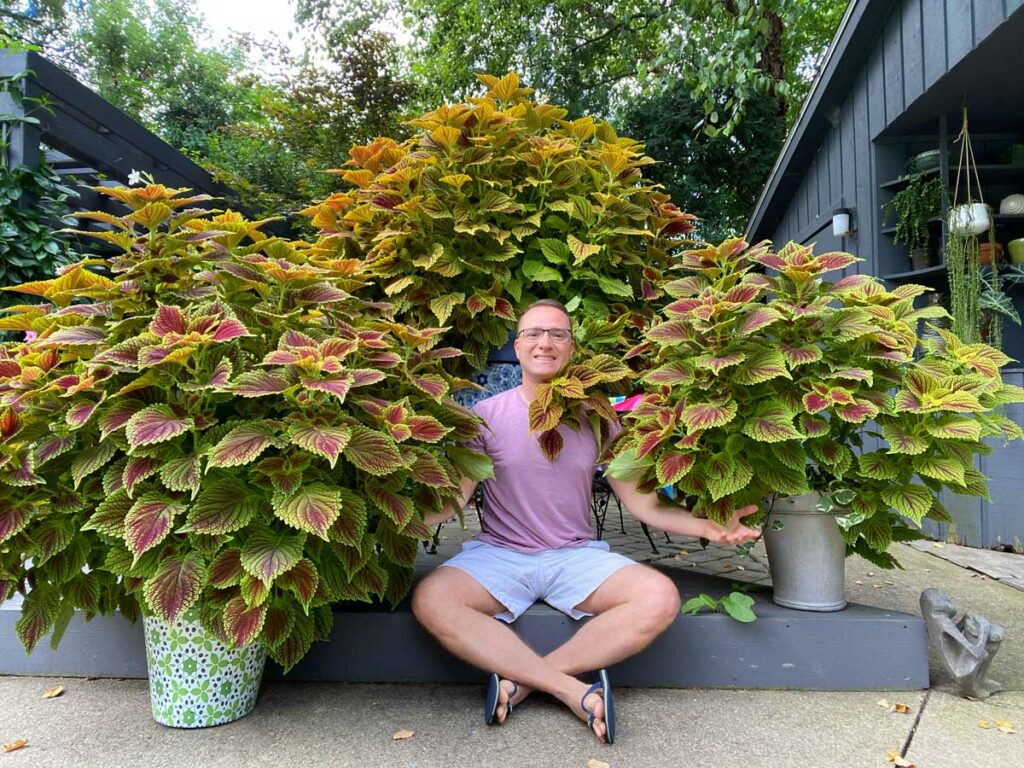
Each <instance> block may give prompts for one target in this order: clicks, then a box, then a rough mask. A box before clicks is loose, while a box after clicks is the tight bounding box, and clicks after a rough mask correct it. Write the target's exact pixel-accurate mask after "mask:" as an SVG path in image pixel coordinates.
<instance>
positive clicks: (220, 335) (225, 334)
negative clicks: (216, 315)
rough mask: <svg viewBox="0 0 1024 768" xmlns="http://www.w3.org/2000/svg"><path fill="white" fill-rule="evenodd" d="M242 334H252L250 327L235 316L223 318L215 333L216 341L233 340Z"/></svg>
mask: <svg viewBox="0 0 1024 768" xmlns="http://www.w3.org/2000/svg"><path fill="white" fill-rule="evenodd" d="M242 336H252V334H251V333H249V329H248V328H246V327H245V326H244V325H242V323H241V322H239V321H238V320H236V319H235V318H233V317H229V318H226V319H224V320H221V322H220V324H219V325H218V326H217V330H216V331H214V333H213V340H214V341H231V340H232V339H238V338H241V337H242Z"/></svg>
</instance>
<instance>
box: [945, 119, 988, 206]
mask: <svg viewBox="0 0 1024 768" xmlns="http://www.w3.org/2000/svg"><path fill="white" fill-rule="evenodd" d="M963 110H964V122H963V125H962V126H961V127H960V135H959V136H957V139H956V140H957V141H958V142H960V159H959V161H958V162H957V164H956V184H954V185H953V206H952V207H954V208H955V207H956V204H957V200H958V197H959V195H960V174H961V173H963V174H964V175H965V176H966V179H965V181H966V182H967V198H966V200H964V202H965V203H970V202H972V198H971V176H974V188H975V189H976V190H977V191H978V202H979V203H984V202H985V197H984V195H982V193H981V178H980V177H979V176H978V164H977V163H976V162H975V160H974V147H973V146H971V134H970V131H968V130H967V107H964V108H963ZM965 169H966V171H965Z"/></svg>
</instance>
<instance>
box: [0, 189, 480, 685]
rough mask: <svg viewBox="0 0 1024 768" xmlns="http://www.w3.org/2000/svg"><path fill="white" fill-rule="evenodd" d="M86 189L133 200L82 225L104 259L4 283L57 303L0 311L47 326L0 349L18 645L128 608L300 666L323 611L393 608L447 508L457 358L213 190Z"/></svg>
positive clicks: (452, 485) (347, 266)
mask: <svg viewBox="0 0 1024 768" xmlns="http://www.w3.org/2000/svg"><path fill="white" fill-rule="evenodd" d="M96 191H97V192H98V193H100V194H104V195H107V196H110V197H112V198H114V199H116V200H118V201H120V202H121V203H124V204H125V205H126V206H127V207H128V209H129V211H128V212H127V213H126V215H123V216H118V215H113V214H110V213H84V214H79V216H81V217H82V218H84V219H92V220H96V221H99V222H101V223H103V224H105V225H107V227H108V229H106V230H104V231H97V232H90V233H82V234H88V235H90V236H91V237H95V238H98V239H100V240H102V241H104V242H106V243H108V244H110V245H112V246H114V248H115V249H116V251H117V253H116V255H113V256H111V257H110V258H106V259H100V258H90V259H85V260H82V261H80V262H78V263H77V264H74V265H72V266H71V267H69V268H67V269H65V270H64V271H63V272H62V274H61V275H60V276H59V277H57V278H55V279H50V280H43V281H36V282H31V283H27V284H24V285H21V286H18V287H17V288H15V289H14V290H17V291H18V292H21V293H25V294H28V295H32V296H38V297H40V298H42V299H43V300H45V301H46V302H48V303H47V304H43V305H23V306H21V307H19V308H17V309H13V310H10V311H9V312H8V314H7V316H6V317H4V318H3V319H2V320H0V327H2V328H4V329H9V330H19V331H28V330H31V331H34V332H35V333H37V334H38V338H37V339H36V340H34V341H31V342H24V343H12V344H8V345H6V346H4V347H3V348H2V350H0V437H2V442H0V458H2V466H0V545H2V549H0V596H2V597H4V598H6V597H8V596H9V595H10V594H11V593H12V591H13V589H14V588H17V589H19V590H20V591H22V592H24V593H27V594H26V597H25V603H24V612H23V619H22V621H21V622H19V630H18V631H19V635H20V637H21V639H22V642H23V643H24V645H25V647H26V648H27V649H31V648H32V647H33V646H34V645H35V644H36V643H37V642H38V641H39V639H40V638H41V637H42V636H43V635H45V634H46V632H47V631H49V630H50V629H51V628H52V627H53V626H55V625H56V624H58V623H59V620H60V618H61V617H62V616H65V615H68V614H70V612H71V611H72V610H73V609H74V608H80V609H83V610H85V611H87V612H88V613H96V612H107V611H111V610H114V609H115V608H119V609H120V610H122V611H123V612H124V611H130V610H131V609H130V608H126V606H129V605H130V602H131V601H130V599H129V598H130V597H133V596H137V597H138V598H139V599H140V600H141V601H142V602H143V604H144V607H145V610H147V611H151V612H152V613H154V614H156V615H158V616H159V617H160V618H161V619H163V620H164V621H167V622H172V621H173V620H174V619H175V618H176V617H177V616H179V615H181V614H182V612H184V611H185V610H187V609H188V608H189V607H191V606H197V607H198V608H199V609H200V614H201V616H202V620H203V623H204V625H205V626H207V628H208V629H210V630H211V631H213V632H215V633H216V634H217V635H218V636H220V637H222V638H223V639H225V640H226V641H227V642H229V643H235V644H242V643H245V642H248V641H250V640H252V639H256V640H258V641H259V642H261V643H262V644H263V645H264V646H265V647H266V648H267V650H268V651H269V652H270V654H271V655H272V656H273V657H274V658H275V659H276V660H277V661H278V662H279V663H281V664H282V665H283V666H284V667H286V668H288V667H291V666H292V665H294V664H295V663H296V661H298V659H299V658H301V656H302V655H303V654H304V653H305V652H306V650H307V649H308V648H309V645H310V643H311V642H312V641H313V639H315V638H323V637H325V636H326V634H327V632H328V631H329V629H330V624H331V612H330V607H329V606H330V604H331V603H332V602H333V601H337V600H363V601H370V600H376V599H381V600H387V601H389V602H391V603H392V604H393V603H395V602H397V601H398V600H400V599H401V598H402V597H403V596H404V594H405V592H406V591H407V590H408V588H409V585H410V583H411V576H412V562H413V559H414V557H415V553H416V550H417V546H418V541H419V540H421V539H426V538H429V531H428V530H427V529H426V527H425V526H424V525H423V522H422V515H424V514H429V513H432V512H437V511H440V510H441V509H443V508H444V507H445V506H446V505H448V504H449V503H450V502H451V501H452V500H454V499H456V498H457V497H458V494H459V478H460V475H459V472H458V470H457V469H456V464H455V463H453V462H455V457H454V456H453V457H449V455H448V454H447V448H448V443H449V442H453V443H454V442H462V441H464V440H466V439H469V438H471V437H472V436H474V435H475V434H476V433H477V430H478V420H477V419H476V418H475V417H474V416H472V414H470V413H469V412H468V411H465V410H464V409H462V408H460V407H459V406H457V405H455V404H454V403H452V402H451V401H450V400H448V399H446V395H447V393H448V391H449V390H450V389H451V388H452V387H453V386H455V385H457V384H458V383H459V382H458V381H457V380H455V379H453V378H452V377H451V376H449V375H448V374H446V373H445V372H444V370H443V369H442V368H441V366H440V360H441V359H443V358H444V357H446V356H448V355H453V354H455V355H457V354H458V352H457V350H451V349H443V348H438V347H437V346H436V343H437V341H438V333H437V332H436V331H432V330H429V329H428V330H425V331H420V330H416V329H413V328H409V327H407V326H404V325H401V324H399V323H395V322H392V321H390V320H387V319H384V318H383V316H382V313H383V312H384V311H385V310H386V307H382V306H381V305H379V304H376V303H371V302H367V301H365V300H363V299H360V298H358V297H357V296H356V294H358V293H359V292H362V291H364V280H362V279H360V278H358V277H356V276H355V269H354V267H355V265H354V264H353V263H352V262H347V261H339V260H336V259H334V258H333V257H332V256H331V255H329V254H324V253H323V252H321V251H319V250H318V249H316V248H314V247H311V246H310V245H309V244H308V243H304V242H301V241H296V242H290V241H287V240H283V239H280V238H267V237H266V236H264V235H263V234H262V233H261V232H260V226H261V224H262V222H250V221H246V220H245V219H243V218H242V217H241V216H239V215H238V214H236V213H233V212H230V211H229V212H226V213H222V214H220V215H216V216H212V217H211V215H210V214H209V213H208V212H206V211H204V210H202V209H199V208H196V207H194V206H195V205H196V204H197V203H201V202H204V201H205V200H206V199H207V198H206V197H205V196H193V197H186V196H183V195H182V193H183V192H184V191H185V190H174V189H166V188H165V187H163V186H160V185H155V184H150V185H147V186H145V187H142V188H133V189H127V188H123V187H122V188H114V189H111V188H105V187H97V188H96ZM465 458H466V457H465V451H462V452H461V455H460V456H459V459H460V461H464V460H465ZM472 460H473V461H474V462H476V464H478V465H484V464H485V463H486V460H485V459H482V458H480V457H475V458H473V459H472ZM486 469H487V467H486V466H479V467H478V474H483V473H485V472H486ZM85 566H88V570H87V571H83V568H84V567H85Z"/></svg>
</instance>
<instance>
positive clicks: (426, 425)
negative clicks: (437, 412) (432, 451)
mask: <svg viewBox="0 0 1024 768" xmlns="http://www.w3.org/2000/svg"><path fill="white" fill-rule="evenodd" d="M406 424H407V425H408V427H409V430H410V431H411V432H412V437H413V438H415V439H416V440H421V441H423V442H424V443H436V442H437V441H439V440H440V439H441V438H442V437H444V436H445V435H447V434H448V433H449V432H451V431H452V430H451V427H446V426H444V425H443V424H442V423H441V422H439V421H438V420H437V419H435V418H434V417H433V416H410V417H408V419H407V420H406Z"/></svg>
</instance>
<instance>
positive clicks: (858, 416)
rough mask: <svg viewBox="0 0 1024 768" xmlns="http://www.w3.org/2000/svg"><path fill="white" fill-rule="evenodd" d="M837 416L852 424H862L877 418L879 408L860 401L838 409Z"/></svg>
mask: <svg viewBox="0 0 1024 768" xmlns="http://www.w3.org/2000/svg"><path fill="white" fill-rule="evenodd" d="M836 415H837V416H838V417H839V418H841V419H842V420H843V421H848V422H850V423H851V424H861V423H863V422H865V421H867V420H868V419H873V418H875V416H877V415H878V407H877V406H876V405H875V404H874V403H869V402H868V401H867V400H858V401H856V402H854V403H851V404H849V405H841V406H839V407H837V408H836Z"/></svg>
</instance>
